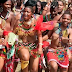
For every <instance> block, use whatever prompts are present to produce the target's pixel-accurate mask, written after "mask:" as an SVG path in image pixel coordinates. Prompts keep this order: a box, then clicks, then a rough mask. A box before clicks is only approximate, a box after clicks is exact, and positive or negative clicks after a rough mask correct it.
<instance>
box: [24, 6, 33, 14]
mask: <svg viewBox="0 0 72 72" xmlns="http://www.w3.org/2000/svg"><path fill="white" fill-rule="evenodd" d="M25 8H30V9H31V12H32V13H34V11H33V7H31V6H26V7H25ZM25 8H24V9H25Z"/></svg>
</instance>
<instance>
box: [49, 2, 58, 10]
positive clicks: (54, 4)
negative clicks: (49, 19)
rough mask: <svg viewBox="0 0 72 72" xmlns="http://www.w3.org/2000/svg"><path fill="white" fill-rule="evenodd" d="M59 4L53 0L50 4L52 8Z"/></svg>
mask: <svg viewBox="0 0 72 72" xmlns="http://www.w3.org/2000/svg"><path fill="white" fill-rule="evenodd" d="M57 6H58V2H57V1H53V2H52V3H51V5H50V9H55V7H57Z"/></svg>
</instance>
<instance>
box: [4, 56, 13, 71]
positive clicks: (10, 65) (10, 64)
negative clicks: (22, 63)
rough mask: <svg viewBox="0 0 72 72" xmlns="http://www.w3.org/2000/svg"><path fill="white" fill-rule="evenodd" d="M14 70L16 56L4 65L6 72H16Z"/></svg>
mask: <svg viewBox="0 0 72 72" xmlns="http://www.w3.org/2000/svg"><path fill="white" fill-rule="evenodd" d="M13 69H14V56H12V60H11V59H7V60H6V61H5V65H4V70H5V71H6V72H14V71H13Z"/></svg>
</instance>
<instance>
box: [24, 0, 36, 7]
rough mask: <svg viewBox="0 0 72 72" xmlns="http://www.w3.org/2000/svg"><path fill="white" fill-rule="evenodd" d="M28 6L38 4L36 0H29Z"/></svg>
mask: <svg viewBox="0 0 72 72" xmlns="http://www.w3.org/2000/svg"><path fill="white" fill-rule="evenodd" d="M26 6H32V7H33V6H36V1H34V0H28V1H27V2H26V3H25V7H26Z"/></svg>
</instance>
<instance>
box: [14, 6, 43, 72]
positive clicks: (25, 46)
mask: <svg viewBox="0 0 72 72" xmlns="http://www.w3.org/2000/svg"><path fill="white" fill-rule="evenodd" d="M32 15H33V8H32V7H30V6H27V7H25V9H24V12H23V16H22V17H21V21H20V22H19V24H18V26H17V27H16V28H15V29H14V33H15V34H17V35H18V37H19V42H18V46H17V48H16V49H17V55H18V57H19V58H20V60H21V69H22V72H28V66H29V68H30V71H31V72H38V62H39V54H41V53H42V35H41V32H40V31H36V30H35V29H34V28H35V25H36V21H35V19H34V18H32ZM37 35H38V42H37V43H36V39H37V38H36V37H37Z"/></svg>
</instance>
